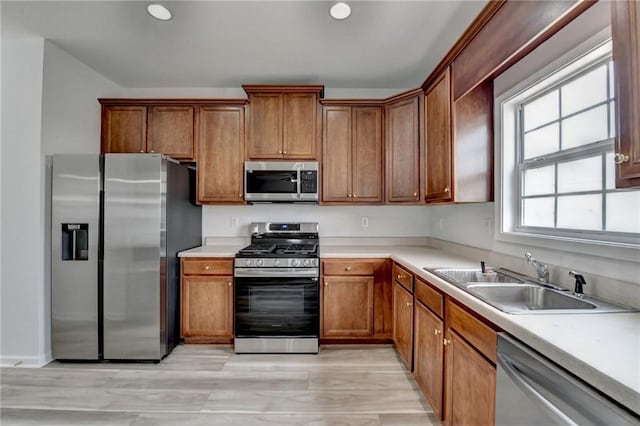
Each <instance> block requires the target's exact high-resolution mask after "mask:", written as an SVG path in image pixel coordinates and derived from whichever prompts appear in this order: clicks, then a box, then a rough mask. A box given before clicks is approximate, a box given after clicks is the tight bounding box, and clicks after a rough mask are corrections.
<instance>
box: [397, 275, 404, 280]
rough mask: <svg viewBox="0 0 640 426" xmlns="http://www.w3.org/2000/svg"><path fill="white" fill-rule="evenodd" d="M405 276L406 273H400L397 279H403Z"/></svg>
mask: <svg viewBox="0 0 640 426" xmlns="http://www.w3.org/2000/svg"><path fill="white" fill-rule="evenodd" d="M403 278H404V275H401V274H398V276H397V277H396V279H398V280H401V279H403Z"/></svg>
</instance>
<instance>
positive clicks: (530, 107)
mask: <svg viewBox="0 0 640 426" xmlns="http://www.w3.org/2000/svg"><path fill="white" fill-rule="evenodd" d="M558 93H559V91H558V90H554V91H553V92H551V93H549V94H547V95H544V96H542V97H540V98H538V99H536V100H535V101H533V102H531V103H529V104H526V105H525V106H524V130H525V131H527V130H531V129H534V128H536V127H539V126H542V125H543V124H546V123H548V122H550V121H553V120H557V119H558V118H559V116H558V108H559V106H560V101H559V99H558Z"/></svg>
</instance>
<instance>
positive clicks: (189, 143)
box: [147, 105, 194, 160]
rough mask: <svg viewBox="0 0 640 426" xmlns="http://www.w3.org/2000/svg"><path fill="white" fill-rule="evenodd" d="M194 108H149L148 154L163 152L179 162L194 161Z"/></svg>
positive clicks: (177, 106) (178, 106)
mask: <svg viewBox="0 0 640 426" xmlns="http://www.w3.org/2000/svg"><path fill="white" fill-rule="evenodd" d="M193 118H194V107H192V106H180V105H175V106H154V107H150V108H149V137H148V143H147V151H148V152H161V153H163V154H165V155H168V156H169V157H173V158H177V159H179V160H192V159H193V143H194V122H193Z"/></svg>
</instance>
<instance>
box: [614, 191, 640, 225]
mask: <svg viewBox="0 0 640 426" xmlns="http://www.w3.org/2000/svg"><path fill="white" fill-rule="evenodd" d="M606 230H607V231H613V232H635V233H640V191H630V192H613V193H610V194H607V229H606Z"/></svg>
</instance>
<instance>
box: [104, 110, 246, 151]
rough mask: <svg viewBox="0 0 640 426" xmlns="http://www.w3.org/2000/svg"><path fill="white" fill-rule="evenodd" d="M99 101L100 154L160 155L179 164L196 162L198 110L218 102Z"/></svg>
mask: <svg viewBox="0 0 640 426" xmlns="http://www.w3.org/2000/svg"><path fill="white" fill-rule="evenodd" d="M98 100H99V101H100V103H101V104H102V148H101V152H102V153H104V154H107V153H144V152H146V153H160V154H164V155H167V156H169V157H172V158H175V159H176V160H180V161H196V160H197V143H196V131H197V127H198V114H197V111H196V110H197V108H198V107H199V106H205V105H217V104H219V103H220V102H221V101H220V100H216V99H98ZM237 101H238V100H236V99H229V100H223V101H222V102H231V103H233V102H237ZM240 102H245V101H243V100H241V101H240Z"/></svg>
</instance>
